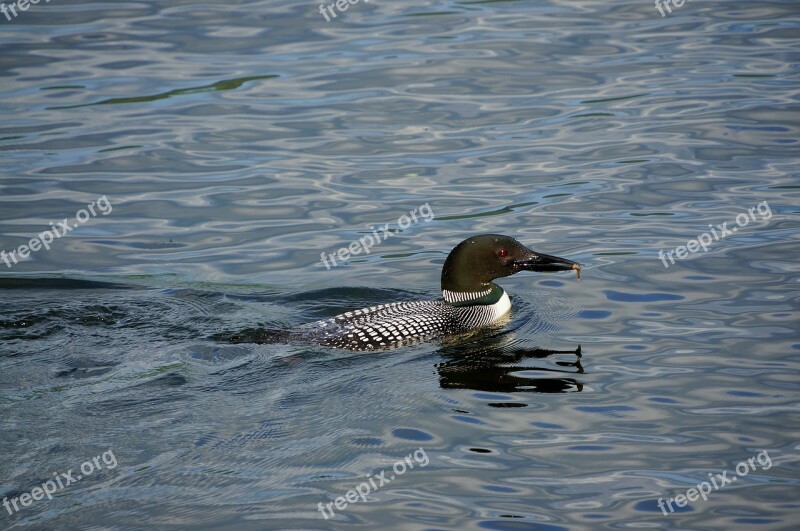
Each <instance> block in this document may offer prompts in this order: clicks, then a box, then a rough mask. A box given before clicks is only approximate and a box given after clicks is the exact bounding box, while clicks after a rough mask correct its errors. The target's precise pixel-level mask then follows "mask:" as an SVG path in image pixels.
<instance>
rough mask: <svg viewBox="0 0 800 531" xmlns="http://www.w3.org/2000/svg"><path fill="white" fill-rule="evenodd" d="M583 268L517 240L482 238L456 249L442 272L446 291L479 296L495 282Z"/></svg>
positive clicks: (471, 239) (466, 242) (443, 285)
mask: <svg viewBox="0 0 800 531" xmlns="http://www.w3.org/2000/svg"><path fill="white" fill-rule="evenodd" d="M580 268H581V266H580V264H579V263H577V262H573V261H572V260H567V259H566V258H559V257H557V256H550V255H547V254H542V253H538V252H536V251H533V250H531V249H528V248H527V247H525V246H524V245H522V244H521V243H519V242H518V241H517V240H515V239H514V238H511V237H509V236H502V235H500V234H481V235H479V236H473V237H471V238H467V239H466V240H464V241H463V242H461V243H459V244H458V245H456V247H455V248H454V249H453V250H452V251H450V254H449V255H448V256H447V260H445V262H444V267H443V268H442V290H447V291H460V292H478V291H484V290H486V289H487V288H488V287H491V286H490V284H491V281H492V280H494V279H496V278H501V277H507V276H510V275H513V274H514V273H518V272H520V271H542V272H544V271H569V270H572V269H575V270H578V271H580Z"/></svg>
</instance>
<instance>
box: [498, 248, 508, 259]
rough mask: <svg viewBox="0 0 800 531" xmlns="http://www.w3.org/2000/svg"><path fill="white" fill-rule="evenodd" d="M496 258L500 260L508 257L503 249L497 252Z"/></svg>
mask: <svg viewBox="0 0 800 531" xmlns="http://www.w3.org/2000/svg"><path fill="white" fill-rule="evenodd" d="M497 256H499V257H500V258H503V257H504V256H508V251H506V250H505V249H500V250H499V251H497Z"/></svg>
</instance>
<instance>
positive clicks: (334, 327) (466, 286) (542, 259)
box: [293, 234, 581, 351]
mask: <svg viewBox="0 0 800 531" xmlns="http://www.w3.org/2000/svg"><path fill="white" fill-rule="evenodd" d="M580 267H581V266H580V264H578V263H576V262H573V261H571V260H566V259H564V258H558V257H555V256H548V255H544V254H541V253H536V252H534V251H532V250H530V249H528V248H527V247H525V246H523V245H522V244H521V243H519V242H518V241H516V240H515V239H513V238H510V237H508V236H501V235H498V234H484V235H480V236H473V237H472V238H468V239H466V240H464V241H463V242H461V243H460V244H459V245H457V246H456V247H455V248H454V249H453V250H452V251H451V252H450V254H449V255H448V257H447V260H445V263H444V266H443V268H442V300H427V301H411V302H396V303H391V304H381V305H378V306H372V307H369V308H364V309H361V310H355V311H352V312H346V313H343V314H340V315H337V316H335V317H332V318H330V319H324V320H322V321H317V322H314V323H309V324H306V325H302V326H300V327H298V328H296V329H294V330H293V335H295V336H296V337H299V338H302V339H304V340H306V341H311V342H314V343H317V344H320V345H324V346H330V347H334V348H342V349H347V350H356V351H363V350H379V349H386V348H393V347H398V346H401V345H405V344H409V343H413V342H418V341H425V340H430V339H434V338H438V337H442V336H446V335H452V334H459V333H464V332H469V331H471V330H474V329H476V328H478V327H481V326H485V325H488V324H491V323H495V322H497V321H498V320H499V319H501V318H502V317H504V316H505V315H506V314H508V313H509V311H510V310H511V301H510V299H509V297H508V294H507V293H506V292H505V291H504V290H503V288H501V287H500V286H498V285H497V284H495V283H494V282H492V280H493V279H495V278H500V277H505V276H509V275H513V274H514V273H517V272H518V271H524V270H528V271H564V270H571V269H574V270H576V271H578V272H580Z"/></svg>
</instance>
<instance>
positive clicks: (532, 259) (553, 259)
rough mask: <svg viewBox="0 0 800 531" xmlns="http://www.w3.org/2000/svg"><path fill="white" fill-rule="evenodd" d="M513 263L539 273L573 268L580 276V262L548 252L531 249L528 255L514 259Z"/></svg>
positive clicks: (525, 269)
mask: <svg viewBox="0 0 800 531" xmlns="http://www.w3.org/2000/svg"><path fill="white" fill-rule="evenodd" d="M514 265H515V266H516V267H518V268H519V269H520V270H524V271H538V272H540V273H544V272H550V271H571V270H573V269H574V270H575V271H576V272H577V274H578V278H580V272H581V264H579V263H578V262H573V261H572V260H567V259H566V258H561V257H558V256H551V255H549V254H542V253H537V252H536V251H531V252H530V255H528V256H526V257H525V258H524V259H522V260H515V261H514Z"/></svg>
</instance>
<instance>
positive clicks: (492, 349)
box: [436, 334, 583, 393]
mask: <svg viewBox="0 0 800 531" xmlns="http://www.w3.org/2000/svg"><path fill="white" fill-rule="evenodd" d="M503 335H505V334H503ZM503 335H501V336H494V337H492V338H488V340H484V341H480V342H478V343H472V344H469V345H464V344H461V345H451V346H445V347H443V348H442V349H440V351H439V354H440V355H441V356H442V358H443V359H444V361H443V362H442V363H439V364H438V365H437V367H436V368H437V370H438V371H439V385H440V386H441V387H442V389H474V390H476V391H487V392H501V393H513V392H528V393H571V392H578V391H581V390H583V384H582V383H581V382H580V381H578V380H577V379H575V378H566V377H559V376H557V375H558V374H574V375H578V374H583V366H582V365H581V347H580V345H578V346H577V347H576V348H575V349H573V350H551V349H543V348H537V347H529V348H525V347H520V346H519V345H518V344H514V343H513V341H510V340H507V339H506V338H504V337H503ZM531 372H536V373H539V374H538V376H534V375H531V374H530V373H531Z"/></svg>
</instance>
